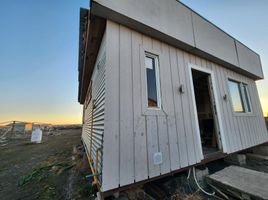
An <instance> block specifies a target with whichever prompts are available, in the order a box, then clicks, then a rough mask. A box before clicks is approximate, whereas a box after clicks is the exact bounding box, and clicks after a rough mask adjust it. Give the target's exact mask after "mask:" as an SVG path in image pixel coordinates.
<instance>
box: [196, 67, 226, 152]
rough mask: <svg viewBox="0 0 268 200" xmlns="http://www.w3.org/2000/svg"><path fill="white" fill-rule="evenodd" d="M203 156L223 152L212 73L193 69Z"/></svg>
mask: <svg viewBox="0 0 268 200" xmlns="http://www.w3.org/2000/svg"><path fill="white" fill-rule="evenodd" d="M191 73H192V79H193V89H194V94H195V105H196V111H197V118H198V124H199V132H200V138H201V145H202V151H203V155H204V156H205V157H206V156H209V155H211V154H213V153H216V152H219V151H221V150H222V144H221V138H220V128H219V121H218V116H217V109H216V102H215V96H214V91H213V84H212V77H211V74H210V73H206V72H203V71H199V70H196V69H193V68H192V69H191Z"/></svg>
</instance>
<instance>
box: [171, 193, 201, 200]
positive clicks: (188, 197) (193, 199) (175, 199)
mask: <svg viewBox="0 0 268 200" xmlns="http://www.w3.org/2000/svg"><path fill="white" fill-rule="evenodd" d="M171 200H202V198H201V196H199V195H198V194H196V193H194V194H184V193H182V192H177V193H175V194H173V195H172V196H171Z"/></svg>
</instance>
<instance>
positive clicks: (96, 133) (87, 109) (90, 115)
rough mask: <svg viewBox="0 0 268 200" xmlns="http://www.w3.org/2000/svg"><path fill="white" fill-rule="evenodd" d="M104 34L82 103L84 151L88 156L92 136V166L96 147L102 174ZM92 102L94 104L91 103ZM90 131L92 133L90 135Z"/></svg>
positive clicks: (99, 170) (94, 162)
mask: <svg viewBox="0 0 268 200" xmlns="http://www.w3.org/2000/svg"><path fill="white" fill-rule="evenodd" d="M105 43H106V36H105V35H104V36H103V40H102V44H101V47H100V50H99V54H98V57H97V60H96V64H95V67H94V71H93V74H92V79H91V80H92V97H91V100H90V101H89V99H88V97H89V95H90V94H89V93H90V91H88V93H87V97H86V101H85V104H84V107H83V109H84V112H83V114H84V116H83V129H82V140H83V142H84V144H85V148H86V153H87V155H88V157H89V158H90V152H91V136H92V153H91V155H92V156H91V159H92V163H91V164H92V166H93V167H94V168H95V167H96V163H97V161H96V154H97V149H100V151H99V156H98V171H97V173H99V174H102V164H103V163H102V157H103V156H102V155H103V154H102V152H103V150H102V146H103V133H104V103H105V70H106V69H105V68H106V63H105V61H106V49H105V48H106V47H105V46H106V44H105ZM93 103H94V106H93V105H92V104H93ZM91 131H92V135H91ZM98 179H99V182H100V183H101V182H102V176H101V175H100V176H98Z"/></svg>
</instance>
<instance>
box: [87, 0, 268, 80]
mask: <svg viewBox="0 0 268 200" xmlns="http://www.w3.org/2000/svg"><path fill="white" fill-rule="evenodd" d="M91 12H92V13H93V14H94V15H97V16H100V17H103V18H107V19H109V20H112V21H115V22H117V23H119V24H122V25H124V26H127V27H129V28H131V29H135V30H137V31H139V32H141V33H143V34H146V35H149V36H151V37H153V38H156V39H158V40H161V41H163V42H165V43H167V44H170V45H172V46H174V47H177V48H180V49H183V50H186V51H188V52H191V53H193V54H195V55H198V56H201V57H203V58H206V59H208V60H211V61H213V62H215V63H217V64H220V65H221V66H223V67H226V68H228V69H231V70H234V71H236V72H239V73H242V74H244V75H246V76H249V77H251V78H254V79H255V80H257V79H262V78H263V73H262V67H261V63H260V58H259V56H258V55H257V54H256V53H255V52H254V51H252V50H251V49H248V48H246V47H245V46H244V45H242V44H241V43H240V42H238V41H237V40H236V39H234V38H233V37H232V36H230V35H228V34H227V33H225V32H224V31H223V30H221V29H220V28H218V27H217V26H215V25H214V24H213V23H211V22H209V21H208V20H206V19H205V18H203V17H202V16H200V15H198V14H197V13H196V12H194V11H193V10H191V9H190V8H189V7H187V6H185V5H184V4H183V3H181V2H178V1H176V0H165V1H163V0H142V1H133V0H116V1H115V0H114V1H112V0H94V1H93V2H92V8H91Z"/></svg>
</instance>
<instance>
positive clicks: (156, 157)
mask: <svg viewBox="0 0 268 200" xmlns="http://www.w3.org/2000/svg"><path fill="white" fill-rule="evenodd" d="M162 162H163V158H162V152H157V153H155V154H154V164H155V165H160V164H162Z"/></svg>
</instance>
